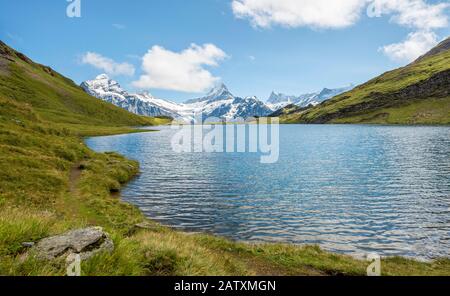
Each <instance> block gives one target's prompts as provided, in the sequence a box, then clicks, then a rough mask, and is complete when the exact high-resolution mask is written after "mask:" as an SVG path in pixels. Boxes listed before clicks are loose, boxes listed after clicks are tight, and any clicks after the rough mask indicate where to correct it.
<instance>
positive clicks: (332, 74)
mask: <svg viewBox="0 0 450 296" xmlns="http://www.w3.org/2000/svg"><path fill="white" fill-rule="evenodd" d="M273 1H275V0H263V1H261V2H258V3H257V4H255V3H256V2H254V1H252V0H235V1H234V6H233V1H232V0H195V1H194V0H192V1H186V0H152V1H147V0H133V1H124V0H123V1H121V0H95V1H93V0H81V18H69V17H67V15H66V8H67V5H68V4H69V3H68V2H66V0H40V1H29V0H14V1H10V0H0V39H1V40H3V41H4V42H6V43H7V44H9V45H11V46H12V47H14V48H16V49H17V50H19V51H22V52H24V53H25V54H27V55H28V56H30V57H31V58H32V59H34V60H35V61H37V62H39V63H42V64H46V65H49V66H51V67H53V68H54V69H55V70H57V71H59V72H61V73H62V74H64V75H66V76H68V77H70V78H71V79H73V80H74V81H75V82H77V83H80V82H82V81H84V80H87V79H92V78H94V77H95V76H96V75H98V74H100V73H103V72H105V71H104V69H101V68H102V65H103V67H105V66H104V64H105V63H112V68H111V69H109V70H110V72H111V73H110V74H111V75H112V76H113V78H114V79H116V80H117V81H119V82H120V83H121V84H122V86H123V87H124V88H126V89H128V90H137V88H146V89H148V90H149V91H150V92H151V93H152V94H154V95H156V96H158V97H162V98H167V99H171V100H174V101H184V100H186V99H189V98H193V97H198V96H199V95H200V94H201V93H202V92H204V91H205V90H206V88H207V87H209V86H210V85H211V84H213V82H214V83H217V82H218V81H219V78H220V81H223V82H224V83H225V84H226V85H227V86H228V87H229V89H230V90H231V91H232V92H233V93H234V94H236V95H240V96H250V95H256V96H258V97H259V98H260V99H262V100H266V99H267V97H268V96H269V94H270V92H271V91H272V90H274V91H276V92H283V93H286V94H302V93H306V92H312V91H317V90H320V89H322V88H323V87H340V86H345V85H348V84H351V83H353V84H359V83H363V82H365V81H367V80H368V79H370V78H373V77H374V76H376V75H379V74H381V73H382V72H385V71H387V70H390V69H393V68H396V67H399V66H402V65H405V64H406V63H408V58H409V59H411V57H412V56H414V53H411V52H405V51H414V50H416V51H418V50H422V51H423V50H424V48H426V47H430V46H432V45H434V43H436V42H437V41H439V40H441V39H442V38H444V37H446V36H448V35H450V30H449V26H448V24H447V23H446V22H444V20H443V18H444V19H445V20H446V18H447V17H448V13H449V9H448V7H445V6H438V7H437V6H434V5H438V4H439V3H441V4H442V3H444V4H445V3H449V2H448V1H425V0H423V1H422V0H392V1H393V2H390V3H389V5H390V6H389V5H388V4H386V3H382V2H383V0H373V1H375V2H377V1H378V2H379V3H378V4H379V5H381V6H380V7H381V8H380V11H379V12H380V13H379V15H378V16H379V17H369V16H368V15H367V13H366V12H365V11H366V6H365V4H361V3H362V2H364V1H366V2H367V1H370V0H346V1H347V2H343V0H335V1H329V3H333V2H334V5H337V6H336V7H337V9H330V8H328V7H326V6H320V2H321V1H322V2H323V0H316V1H315V2H318V3H319V6H316V7H314V8H317V9H318V10H317V9H316V10H314V11H315V12H317V15H315V16H314V14H313V13H307V14H305V13H304V11H305V10H306V11H308V10H307V9H308V7H307V6H308V5H315V4H308V3H312V2H314V1H307V0H299V2H297V4H292V2H293V1H285V0H278V2H276V4H275V5H274V4H273V3H275V2H273ZM280 1H281V2H280ZM283 1H284V2H285V4H282V3H283ZM294 2H295V1H294ZM394 2H395V3H397V4H396V5H394V6H392V3H394ZM409 2H415V3H412V4H411V3H409ZM280 3H281V4H280ZM290 3H291V4H290ZM298 3H300V4H298ZM302 3H305V4H302ZM340 3H346V5H347V4H348V5H347V6H349V5H353V6H352V7H350V6H349V7H346V8H345V9H344V8H343V9H340V8H341V6H339V5H341V4H340ZM352 3H353V4H352ZM263 5H266V6H263ZM290 5H291V6H290ZM292 5H294V7H292ZM302 5H303V6H302ZM408 5H413V6H408ZM331 6H333V4H331ZM410 7H414V9H417V10H418V11H417V14H416V15H414V14H412V15H411V9H410ZM267 8H268V9H269V10H268V11H269V13H268V14H261V11H266V12H267V10H266V9H267ZM406 8H408V10H406ZM321 9H322V10H324V11H321ZM341 10H345V11H344V12H338V13H336V14H339V13H340V14H341V15H335V13H334V11H341ZM355 11H357V14H356V15H355ZM423 11H426V12H427V15H426V16H425V17H424V16H423ZM430 11H431V12H430ZM286 12H288V13H286ZM330 14H332V15H331V17H330ZM344 14H345V15H344ZM417 16H420V17H417ZM283 17H285V18H283ZM325 17H326V18H325ZM334 17H336V18H335V19H334ZM424 18H425V20H426V22H423V23H422V22H421V21H420V20H423V19H424ZM427 18H428V19H427ZM330 19H331V20H333V21H330ZM334 20H335V21H334ZM434 21H436V22H434ZM430 23H433V24H434V25H429V24H430ZM415 33H416V34H419V35H420V36H416V37H418V38H415V37H414V36H411V35H410V34H415ZM419 37H420V38H422V39H420V38H419ZM408 38H409V39H411V40H410V41H411V42H409V43H407V44H406V45H405V44H401V43H402V42H404V41H405V40H408ZM424 38H425V39H424ZM417 40H419V41H417ZM421 40H425V41H423V42H422V41H421ZM414 42H415V43H414ZM397 43H399V46H396V47H390V50H384V51H383V50H382V48H383V46H389V45H391V44H397ZM424 43H426V44H424ZM191 44H196V45H197V46H195V47H192V45H191ZM205 44H210V45H211V46H210V47H207V46H204V45H205ZM403 45H405V46H403ZM417 46H419V49H417ZM420 46H422V47H420ZM188 48H191V50H190V51H188V52H186V51H185V50H186V49H188ZM149 50H152V52H151V53H150V54H147V55H146V53H148V51H149ZM183 51H185V54H184V55H183V54H180V53H181V52H183ZM87 53H91V54H95V56H92V55H91V56H90V58H89V59H86V54H87ZM144 56H145V57H146V58H145V59H144V62H143V60H142V58H143V57H144ZM99 57H100V58H101V59H106V62H105V61H104V60H101V59H100V64H101V65H99V59H98V58H99ZM171 57H176V58H171ZM96 58H97V59H96ZM164 59H170V60H167V61H166V60H164ZM102 62H103V63H102ZM143 64H144V69H143V68H142V66H143ZM110 66H111V65H110ZM189 71H190V72H189ZM186 72H188V73H186ZM171 73H173V76H170V75H171ZM189 73H192V75H189V76H188V77H189V78H190V79H192V81H184V80H183V78H185V77H186V74H189ZM139 81H140V83H139ZM188 84H189V85H192V87H189V85H188Z"/></svg>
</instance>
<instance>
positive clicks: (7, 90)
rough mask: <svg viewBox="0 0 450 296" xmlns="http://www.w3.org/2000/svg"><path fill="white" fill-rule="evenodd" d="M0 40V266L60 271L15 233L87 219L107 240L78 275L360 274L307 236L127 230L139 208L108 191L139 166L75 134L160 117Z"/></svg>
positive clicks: (38, 234)
mask: <svg viewBox="0 0 450 296" xmlns="http://www.w3.org/2000/svg"><path fill="white" fill-rule="evenodd" d="M0 45H1V44H0ZM6 50H8V51H10V49H9V48H5V47H3V48H2V47H1V46H0V275H64V274H65V262H64V261H63V260H59V261H40V260H38V259H36V258H34V257H32V256H27V250H26V249H25V248H24V247H23V246H22V243H23V242H36V241H39V240H40V239H42V238H45V237H47V236H50V235H56V234H61V233H63V232H65V231H68V230H71V229H76V228H80V227H86V226H102V227H103V228H104V229H105V230H106V231H107V232H108V233H110V235H111V237H112V239H113V240H114V243H115V250H114V251H113V252H112V253H110V254H108V253H105V254H99V255H97V256H95V257H94V258H92V259H90V260H88V261H86V262H83V265H82V273H83V275H337V274H344V275H364V274H365V269H366V266H367V263H366V262H364V261H361V260H356V259H354V258H351V257H348V256H343V255H337V254H332V253H328V252H325V251H322V250H320V248H318V247H314V246H305V247H300V246H292V245H280V244H272V245H252V244H245V243H237V242H232V241H229V240H226V239H223V238H218V237H214V236H209V235H204V234H194V235H193V234H187V233H182V232H177V231H174V230H172V229H169V228H167V227H163V226H161V225H159V224H157V223H154V222H151V221H149V223H153V225H154V227H153V229H152V230H136V228H135V227H134V225H135V224H136V223H140V222H143V221H145V220H146V219H145V217H144V216H143V215H142V213H141V212H140V211H139V210H138V209H137V208H136V207H134V206H132V205H130V204H127V203H124V202H122V201H121V200H120V199H119V198H118V196H117V195H115V194H111V192H116V191H118V190H120V188H121V187H122V186H123V184H125V183H126V182H127V181H128V180H130V179H131V178H132V177H133V176H134V175H136V174H137V173H138V172H139V165H138V163H137V162H135V161H132V160H128V159H125V158H124V157H122V156H120V155H117V154H115V153H95V152H93V151H91V150H90V149H88V148H87V147H86V146H85V144H84V143H83V137H84V136H90V135H109V134H115V133H125V132H136V131H140V130H136V129H135V128H133V126H139V125H148V124H155V123H165V120H164V119H150V118H143V117H139V116H135V115H132V114H130V113H127V112H125V111H123V110H121V109H118V108H116V107H114V106H110V105H105V104H104V103H102V102H100V101H99V100H97V99H95V98H92V97H89V96H86V95H85V94H83V93H81V92H80V90H79V89H78V88H77V87H76V86H74V85H73V83H72V82H70V81H69V80H67V79H65V78H63V77H62V76H60V75H59V74H57V73H54V72H49V71H50V70H48V69H47V68H42V66H39V65H36V64H33V63H31V61H27V60H26V59H25V58H23V57H22V58H21V59H19V58H18V57H17V53H10V54H8V56H7V57H8V58H11V59H12V60H13V62H9V63H7V64H6V63H5V61H4V59H5V56H4V52H5V51H6ZM2 52H3V56H1V54H2ZM30 73H31V74H30ZM25 81H29V82H30V84H29V85H28V84H27V83H25ZM62 90H63V92H65V93H66V94H67V96H65V97H64V96H61V94H60V92H61V91H62ZM55 110H57V111H55ZM97 113H98V114H100V116H99V117H96V114H97ZM130 126H131V127H130ZM383 272H384V274H386V275H421V274H425V275H450V262H449V261H448V260H441V261H436V262H433V263H419V262H415V261H409V260H406V259H401V258H393V259H387V260H384V261H383Z"/></svg>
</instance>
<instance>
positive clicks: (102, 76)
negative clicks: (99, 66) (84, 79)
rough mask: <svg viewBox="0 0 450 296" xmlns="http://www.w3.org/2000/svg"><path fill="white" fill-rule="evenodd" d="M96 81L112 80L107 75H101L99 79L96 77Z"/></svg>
mask: <svg viewBox="0 0 450 296" xmlns="http://www.w3.org/2000/svg"><path fill="white" fill-rule="evenodd" d="M95 80H110V78H109V76H108V75H107V74H100V75H98V76H97V77H95Z"/></svg>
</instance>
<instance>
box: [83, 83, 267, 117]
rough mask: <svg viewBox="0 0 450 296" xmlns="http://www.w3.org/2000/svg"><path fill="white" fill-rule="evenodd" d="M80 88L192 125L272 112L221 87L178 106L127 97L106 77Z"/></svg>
mask: <svg viewBox="0 0 450 296" xmlns="http://www.w3.org/2000/svg"><path fill="white" fill-rule="evenodd" d="M81 87H82V88H83V89H84V90H85V91H86V92H87V93H88V94H90V95H92V96H94V97H97V98H99V99H102V100H104V101H107V102H109V103H112V104H114V105H116V106H119V107H121V108H124V109H126V110H128V111H130V112H133V113H136V114H140V115H147V116H170V117H172V118H174V119H177V120H183V121H186V122H193V121H198V120H199V118H200V117H201V119H200V120H203V121H204V120H208V119H209V118H211V117H213V118H214V119H209V120H228V121H233V120H236V119H238V118H242V119H247V118H250V117H261V116H267V115H269V114H271V113H272V112H273V110H272V109H271V108H270V107H269V106H267V105H266V104H264V103H263V102H261V101H260V100H258V99H257V98H256V97H247V98H239V97H235V96H234V95H233V94H231V92H230V91H229V90H228V88H227V87H226V86H225V85H224V84H221V85H218V86H217V87H215V88H213V89H212V90H211V91H210V92H209V93H208V94H207V95H206V96H205V97H202V98H198V99H193V100H189V101H187V102H186V103H183V104H179V103H174V102H171V101H168V100H163V99H158V98H155V97H153V96H152V95H151V94H149V93H142V94H130V93H128V92H127V91H125V90H123V89H122V88H121V87H120V85H119V84H118V83H117V82H116V81H114V80H111V79H110V78H109V77H108V76H107V75H106V74H102V75H99V76H97V77H96V78H95V79H94V80H89V81H85V82H83V83H82V84H81Z"/></svg>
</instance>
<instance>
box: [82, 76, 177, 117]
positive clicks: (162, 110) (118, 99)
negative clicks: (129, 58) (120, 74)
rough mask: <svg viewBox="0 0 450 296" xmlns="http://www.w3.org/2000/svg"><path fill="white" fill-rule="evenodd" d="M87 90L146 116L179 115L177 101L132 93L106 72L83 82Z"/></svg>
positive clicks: (100, 97) (91, 93) (97, 96)
mask: <svg viewBox="0 0 450 296" xmlns="http://www.w3.org/2000/svg"><path fill="white" fill-rule="evenodd" d="M81 87H82V88H83V89H84V91H85V92H87V93H88V94H90V95H91V96H94V97H96V98H99V99H102V100H104V101H106V102H108V103H111V104H114V105H116V106H118V107H121V108H123V109H126V110H128V111H130V112H132V113H135V114H139V115H146V116H170V117H174V118H176V117H178V114H177V113H176V112H174V109H175V108H176V107H177V104H176V103H172V102H169V101H166V100H161V99H157V98H155V97H153V96H152V95H151V94H150V93H142V94H130V93H128V92H127V91H125V90H124V89H122V88H121V87H120V85H119V83H118V82H117V81H114V80H112V79H110V78H109V77H108V75H106V74H102V75H99V76H97V77H96V78H95V79H94V80H89V81H85V82H83V83H82V84H81Z"/></svg>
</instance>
